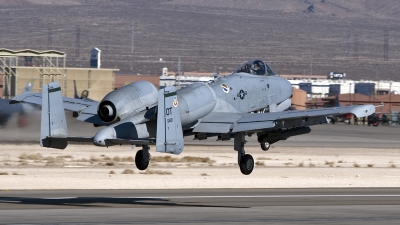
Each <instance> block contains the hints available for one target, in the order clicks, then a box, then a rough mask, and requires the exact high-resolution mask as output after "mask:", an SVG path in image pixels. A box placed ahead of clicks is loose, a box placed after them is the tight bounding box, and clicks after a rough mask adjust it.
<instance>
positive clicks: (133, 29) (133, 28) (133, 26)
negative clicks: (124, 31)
mask: <svg viewBox="0 0 400 225" xmlns="http://www.w3.org/2000/svg"><path fill="white" fill-rule="evenodd" d="M134 31H135V23H134V22H133V21H132V47H131V53H132V54H133V41H134Z"/></svg>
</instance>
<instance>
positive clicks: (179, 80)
mask: <svg viewBox="0 0 400 225" xmlns="http://www.w3.org/2000/svg"><path fill="white" fill-rule="evenodd" d="M178 89H181V57H179V59H178Z"/></svg>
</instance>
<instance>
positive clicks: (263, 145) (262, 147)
mask: <svg viewBox="0 0 400 225" xmlns="http://www.w3.org/2000/svg"><path fill="white" fill-rule="evenodd" d="M260 145H261V149H262V150H263V151H268V150H269V148H270V147H271V145H270V144H269V143H268V142H264V143H261V144H260Z"/></svg>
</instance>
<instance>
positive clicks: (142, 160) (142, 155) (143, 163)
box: [135, 145, 150, 170]
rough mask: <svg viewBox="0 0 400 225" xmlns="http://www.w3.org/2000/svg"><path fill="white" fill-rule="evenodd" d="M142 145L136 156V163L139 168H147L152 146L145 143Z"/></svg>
mask: <svg viewBox="0 0 400 225" xmlns="http://www.w3.org/2000/svg"><path fill="white" fill-rule="evenodd" d="M142 147H143V149H142V150H139V151H137V152H136V156H135V164H136V167H137V168H138V169H139V170H145V169H147V167H148V166H149V163H150V153H149V150H150V148H149V146H148V145H143V146H142Z"/></svg>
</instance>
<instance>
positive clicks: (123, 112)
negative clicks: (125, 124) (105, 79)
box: [97, 81, 158, 124]
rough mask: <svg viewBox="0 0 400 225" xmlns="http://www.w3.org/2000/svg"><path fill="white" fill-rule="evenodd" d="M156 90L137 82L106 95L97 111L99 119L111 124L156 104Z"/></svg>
mask: <svg viewBox="0 0 400 225" xmlns="http://www.w3.org/2000/svg"><path fill="white" fill-rule="evenodd" d="M157 96H158V90H157V88H156V87H155V86H154V85H153V84H152V83H150V82H148V81H137V82H133V83H131V84H129V85H126V86H123V87H121V88H119V89H117V90H115V91H113V92H110V93H108V94H107V95H106V96H105V97H104V98H103V100H101V102H100V104H99V107H98V109H97V114H98V116H99V117H100V119H101V120H102V121H103V122H105V123H108V124H112V123H115V122H118V121H120V120H123V119H125V118H128V117H130V116H132V115H135V114H138V113H139V112H142V111H144V110H146V109H149V108H150V107H153V106H155V105H156V104H157Z"/></svg>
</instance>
